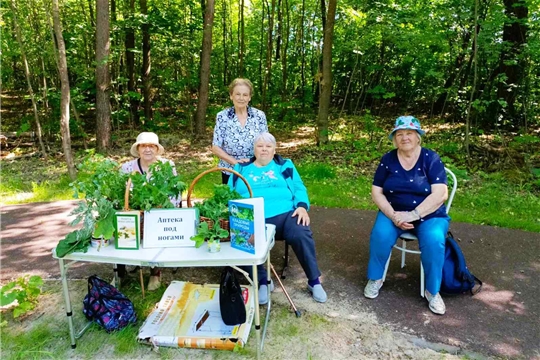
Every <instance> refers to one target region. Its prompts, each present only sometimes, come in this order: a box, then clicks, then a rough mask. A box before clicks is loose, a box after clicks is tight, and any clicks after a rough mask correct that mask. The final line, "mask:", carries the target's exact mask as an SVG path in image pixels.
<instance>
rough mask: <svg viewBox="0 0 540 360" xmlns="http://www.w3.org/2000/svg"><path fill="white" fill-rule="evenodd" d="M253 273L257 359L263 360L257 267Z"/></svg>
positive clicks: (255, 266)
mask: <svg viewBox="0 0 540 360" xmlns="http://www.w3.org/2000/svg"><path fill="white" fill-rule="evenodd" d="M251 271H252V272H253V289H254V291H253V293H254V294H255V299H254V300H255V334H256V336H257V359H260V358H261V314H260V311H259V274H258V273H257V265H253V266H252V270H251Z"/></svg>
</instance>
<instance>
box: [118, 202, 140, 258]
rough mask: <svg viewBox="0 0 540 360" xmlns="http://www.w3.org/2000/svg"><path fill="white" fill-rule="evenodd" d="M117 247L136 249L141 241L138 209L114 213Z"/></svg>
mask: <svg viewBox="0 0 540 360" xmlns="http://www.w3.org/2000/svg"><path fill="white" fill-rule="evenodd" d="M114 226H115V229H116V241H115V246H116V248H117V249H127V250H138V249H139V244H140V243H141V231H140V226H141V215H140V213H139V212H138V211H117V212H116V214H115V215H114Z"/></svg>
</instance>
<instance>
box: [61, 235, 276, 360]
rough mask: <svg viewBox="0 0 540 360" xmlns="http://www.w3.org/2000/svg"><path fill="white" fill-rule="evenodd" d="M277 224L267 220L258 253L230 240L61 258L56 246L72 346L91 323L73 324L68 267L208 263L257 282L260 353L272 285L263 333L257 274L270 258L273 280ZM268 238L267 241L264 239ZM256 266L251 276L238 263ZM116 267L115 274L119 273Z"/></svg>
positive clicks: (91, 252) (111, 249) (90, 252)
mask: <svg viewBox="0 0 540 360" xmlns="http://www.w3.org/2000/svg"><path fill="white" fill-rule="evenodd" d="M275 233H276V228H275V226H274V225H271V224H266V239H263V241H257V242H256V244H255V254H249V253H247V252H244V251H241V250H237V249H234V248H232V247H231V243H230V242H225V243H221V251H219V252H217V253H209V252H208V251H207V249H206V247H205V246H202V247H200V248H198V249H197V248H195V247H178V248H155V249H139V250H118V249H115V248H114V246H112V245H111V246H107V247H103V248H101V249H100V250H99V251H98V250H97V249H96V248H92V247H91V248H89V249H88V252H86V253H83V252H74V253H71V254H68V255H66V256H64V257H63V258H59V257H58V256H57V255H56V249H54V250H53V258H55V259H58V263H59V265H60V274H61V278H62V288H63V292H64V300H65V302H66V314H67V319H68V324H69V333H70V336H71V347H72V348H75V347H76V345H77V343H76V339H78V338H80V337H81V336H82V334H83V333H84V331H85V330H86V329H87V328H88V324H87V325H86V326H85V327H84V328H83V329H82V330H80V331H79V332H77V334H76V333H75V329H74V325H73V313H72V308H71V300H70V296H69V288H68V283H67V270H68V268H69V267H70V266H71V265H72V264H74V263H76V262H78V261H86V262H95V263H106V264H113V265H114V269H115V270H116V264H125V265H138V266H158V267H207V266H231V267H234V268H235V269H237V270H239V271H241V272H243V273H244V275H246V278H247V279H248V281H249V282H250V283H251V284H252V285H253V289H254V295H255V298H254V301H255V305H256V306H255V332H256V337H257V358H259V357H260V354H261V351H262V349H263V347H264V338H265V334H266V327H267V325H268V319H269V315H270V308H271V296H270V287H268V304H267V310H266V318H265V324H264V328H263V329H262V334H261V322H260V312H259V306H257V305H258V304H259V287H258V286H257V285H255V284H258V282H259V280H258V276H257V265H260V264H263V263H264V262H266V266H267V272H268V276H269V278H268V280H270V276H271V271H270V250H271V249H272V247H273V246H274V242H275ZM264 240H265V241H264ZM242 265H244V266H252V269H253V271H252V273H253V279H250V278H249V277H248V276H247V274H246V272H245V271H242V270H240V269H239V268H238V266H242ZM116 274H117V273H116V271H115V276H116Z"/></svg>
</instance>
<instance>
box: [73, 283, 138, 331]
mask: <svg viewBox="0 0 540 360" xmlns="http://www.w3.org/2000/svg"><path fill="white" fill-rule="evenodd" d="M83 313H84V315H86V318H87V319H88V320H90V321H94V322H96V323H98V324H99V325H101V326H102V327H103V328H104V329H105V330H106V331H107V332H111V331H114V330H120V329H123V328H124V327H126V326H127V325H128V324H130V323H134V322H136V321H137V315H136V314H135V309H134V307H133V303H132V302H131V300H129V299H128V298H127V297H126V296H125V295H124V294H122V293H121V292H120V291H118V289H117V288H115V287H114V286H112V285H111V284H109V283H108V282H106V281H105V280H102V279H100V278H99V277H98V276H97V275H92V276H90V277H89V278H88V294H87V295H86V296H85V297H84V300H83Z"/></svg>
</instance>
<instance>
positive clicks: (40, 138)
mask: <svg viewBox="0 0 540 360" xmlns="http://www.w3.org/2000/svg"><path fill="white" fill-rule="evenodd" d="M9 4H10V6H11V11H12V12H13V25H14V27H15V36H16V38H17V42H18V43H19V48H20V50H21V57H22V60H23V63H24V74H25V76H26V84H27V86H28V94H29V95H30V99H31V100H32V109H33V110H34V119H35V121H36V132H37V136H38V141H39V146H40V148H41V153H42V154H43V157H44V158H47V156H48V155H47V150H46V149H45V144H44V143H43V135H42V131H41V122H40V121H39V114H38V109H37V103H36V98H35V96H34V90H33V89H32V82H31V80H30V68H29V66H28V61H27V59H26V51H25V48H24V41H23V39H22V34H21V29H20V28H19V20H18V17H17V7H16V5H15V0H11V2H10V3H9Z"/></svg>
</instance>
